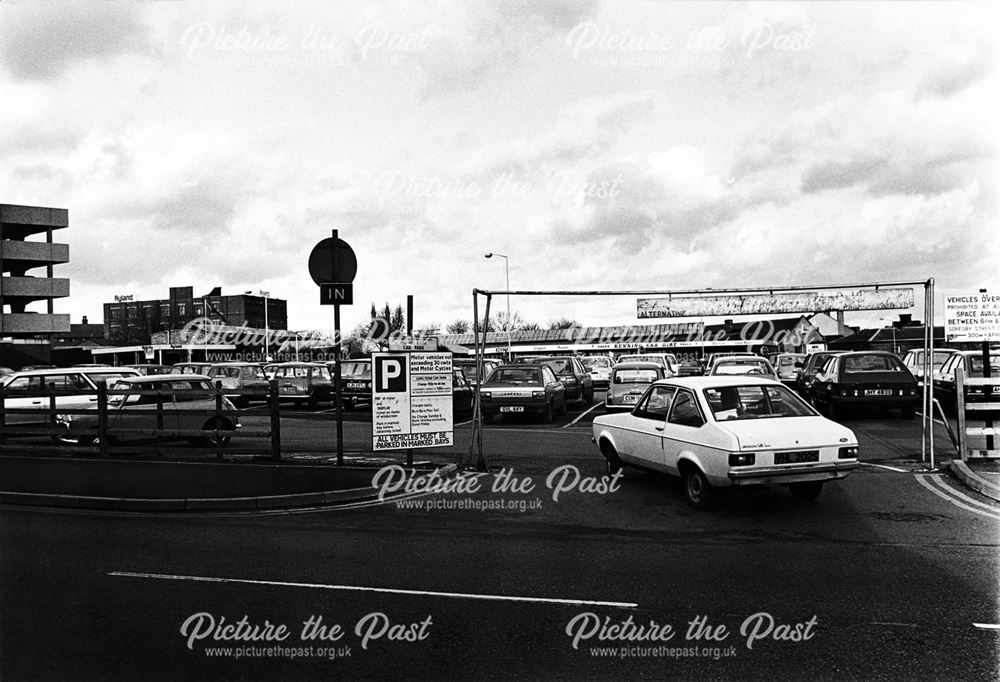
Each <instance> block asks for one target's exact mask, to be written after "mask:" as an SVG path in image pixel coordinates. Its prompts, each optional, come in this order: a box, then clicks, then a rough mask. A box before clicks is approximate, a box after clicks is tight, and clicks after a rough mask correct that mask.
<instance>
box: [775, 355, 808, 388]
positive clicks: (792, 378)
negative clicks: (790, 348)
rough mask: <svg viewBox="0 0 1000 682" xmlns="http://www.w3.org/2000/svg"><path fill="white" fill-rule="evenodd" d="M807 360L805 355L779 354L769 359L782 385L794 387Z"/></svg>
mask: <svg viewBox="0 0 1000 682" xmlns="http://www.w3.org/2000/svg"><path fill="white" fill-rule="evenodd" d="M805 359H806V354H805V353H777V354H775V355H773V356H771V358H769V362H770V363H771V366H772V367H774V371H775V372H777V374H778V380H779V381H781V383H783V384H784V385H785V386H794V384H795V382H796V380H797V379H798V376H799V368H801V367H802V362H803V360H805ZM796 363H798V364H796Z"/></svg>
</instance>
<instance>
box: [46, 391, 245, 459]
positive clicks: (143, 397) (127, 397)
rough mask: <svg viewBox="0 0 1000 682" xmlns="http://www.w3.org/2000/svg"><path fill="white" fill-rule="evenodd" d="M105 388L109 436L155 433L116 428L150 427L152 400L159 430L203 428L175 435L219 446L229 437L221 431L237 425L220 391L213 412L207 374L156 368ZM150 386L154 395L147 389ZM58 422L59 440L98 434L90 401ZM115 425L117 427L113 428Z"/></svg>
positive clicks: (81, 440)
mask: <svg viewBox="0 0 1000 682" xmlns="http://www.w3.org/2000/svg"><path fill="white" fill-rule="evenodd" d="M110 388H111V393H110V394H109V396H108V429H109V430H110V431H112V434H111V437H112V438H113V440H115V441H124V440H147V439H150V438H154V437H155V436H151V435H149V434H148V433H122V432H121V431H120V430H137V431H152V430H156V429H157V418H156V413H157V404H158V403H162V405H163V408H162V410H163V429H164V430H166V431H204V432H205V435H204V436H201V437H191V436H187V435H185V436H180V435H177V436H176V437H177V438H183V439H186V440H190V441H193V442H197V443H201V444H203V445H211V446H213V447H214V446H217V445H218V446H223V447H224V446H226V445H228V444H229V441H230V439H231V436H230V435H229V434H228V433H226V432H230V431H235V430H236V429H238V428H240V427H241V424H240V418H239V413H238V412H237V410H236V406H235V405H233V403H232V402H230V401H229V399H227V398H225V397H224V398H223V399H222V412H221V414H214V413H215V410H216V404H215V396H214V395H213V393H214V391H215V389H214V387H213V386H212V383H211V380H210V378H209V377H207V376H200V375H197V374H185V375H183V376H182V377H181V376H177V375H175V374H158V375H153V376H134V377H124V378H122V379H119V380H118V381H116V382H115V383H114V384H113V385H112V386H111V387H110ZM119 392H121V393H119ZM140 392H142V393H140ZM150 392H155V393H157V394H159V395H152V394H151V393H150ZM199 410H204V413H203V414H198V413H197V411H199ZM58 423H59V424H60V425H62V426H63V427H65V429H66V431H65V433H64V434H62V435H61V436H60V437H59V439H60V440H62V441H63V442H66V443H75V444H91V443H94V442H95V441H96V440H97V438H98V433H99V431H98V413H97V408H96V407H92V408H90V409H89V410H88V413H87V414H62V415H59V417H58ZM116 430H118V431H119V432H118V433H114V431H116ZM216 432H220V433H216ZM169 437H170V436H166V438H169Z"/></svg>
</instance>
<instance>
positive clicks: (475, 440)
mask: <svg viewBox="0 0 1000 682" xmlns="http://www.w3.org/2000/svg"><path fill="white" fill-rule="evenodd" d="M884 287H923V288H924V363H923V374H924V380H923V391H922V402H921V418H922V428H921V442H920V457H921V461H923V462H927V461H928V456H929V458H930V461H929V468H930V469H934V410H933V407H934V392H933V385H934V381H933V377H934V357H933V356H934V278H933V277H931V278H929V279H926V280H920V281H903V282H869V283H865V284H818V285H814V286H781V287H753V288H742V289H711V288H704V289H642V290H629V291H607V290H591V291H567V290H551V291H546V290H539V291H509V290H506V291H491V290H489V289H478V288H477V289H473V290H472V314H473V320H472V328H473V339H474V342H475V359H476V386H475V388H476V390H475V396H474V398H473V406H472V440H471V442H470V444H469V455H468V458H467V460H466V459H464V458H463V457H462V456H461V455H459V457H458V461H457V462H456V464H458V465H459V466H467V467H470V468H475V469H477V470H479V471H486V470H487V461H486V453H485V449H484V444H483V412H482V405H481V402H480V391H481V386H482V378H483V361H484V359H485V351H486V341H487V334H488V333H489V326H490V304H491V302H492V300H493V296H508V297H509V296H584V297H587V296H667V297H672V296H691V297H698V296H718V295H740V294H774V293H775V292H808V291H822V290H832V289H874V290H875V291H878V290H879V289H880V288H884ZM480 296H485V297H486V308H485V315H484V319H483V321H482V324H480V319H479V297H480ZM814 312H815V311H814ZM753 314H759V313H753ZM480 327H482V329H481V330H480ZM480 331H481V332H482V340H480ZM473 457H475V462H474V463H473Z"/></svg>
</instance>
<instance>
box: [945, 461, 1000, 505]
mask: <svg viewBox="0 0 1000 682" xmlns="http://www.w3.org/2000/svg"><path fill="white" fill-rule="evenodd" d="M948 472H949V473H950V474H951V475H952V476H954V477H955V478H957V479H958V480H959V481H961V483H962V485H964V486H965V487H967V488H969V489H971V490H975V491H976V492H977V493H979V494H980V495H985V496H986V497H989V498H990V499H993V500H996V501H998V502H1000V460H995V459H980V458H973V459H967V460H964V461H963V460H960V459H955V460H952V461H951V462H950V463H949V465H948Z"/></svg>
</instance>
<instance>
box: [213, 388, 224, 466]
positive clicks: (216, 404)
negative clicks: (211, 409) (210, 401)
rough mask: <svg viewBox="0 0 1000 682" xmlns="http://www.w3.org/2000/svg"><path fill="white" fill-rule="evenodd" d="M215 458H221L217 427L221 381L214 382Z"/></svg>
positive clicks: (220, 442)
mask: <svg viewBox="0 0 1000 682" xmlns="http://www.w3.org/2000/svg"><path fill="white" fill-rule="evenodd" d="M214 426H215V458H216V459H222V438H221V435H222V434H221V433H220V431H219V427H220V426H222V381H221V380H219V381H216V382H215V421H214Z"/></svg>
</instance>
